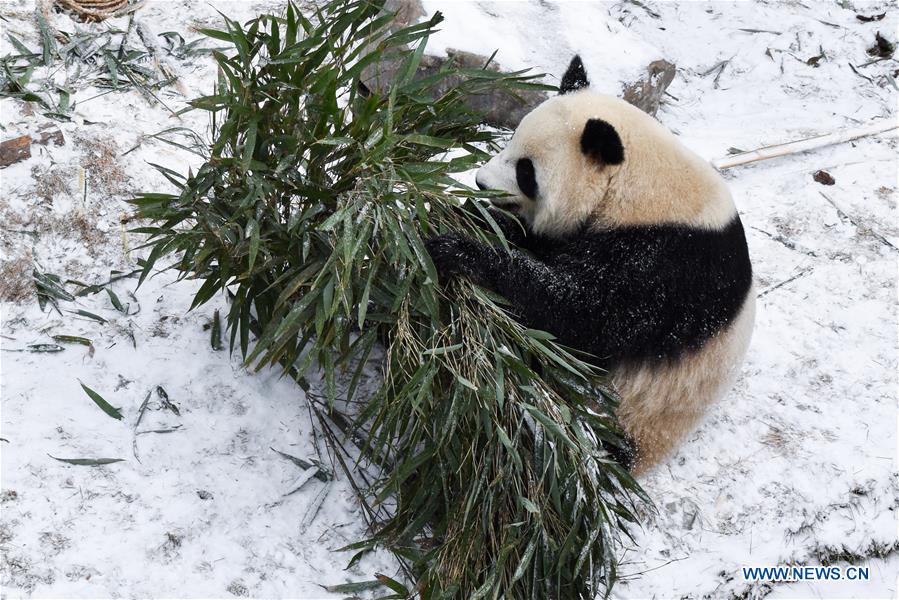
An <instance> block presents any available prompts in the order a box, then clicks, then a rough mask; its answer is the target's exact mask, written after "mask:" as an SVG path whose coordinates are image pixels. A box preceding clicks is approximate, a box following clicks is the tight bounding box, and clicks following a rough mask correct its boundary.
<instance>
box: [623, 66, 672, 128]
mask: <svg viewBox="0 0 899 600" xmlns="http://www.w3.org/2000/svg"><path fill="white" fill-rule="evenodd" d="M676 72H677V67H675V66H674V65H673V64H672V63H670V62H668V61H667V60H654V61H653V62H651V63H649V67H647V69H646V75H645V76H644V77H641V78H640V79H638V80H637V81H635V82H633V83H627V84H625V85H624V87H623V89H624V94H623V96H622V97H623V98H624V99H625V100H626V101H628V102H629V103H631V104H633V105H634V106H636V107H637V108H639V109H640V110H642V111H643V112H645V113H647V114H650V115H653V116H655V114H656V113H657V112H658V111H659V105H660V104H661V103H662V95H663V94H664V93H665V90H667V89H668V86H669V85H671V82H672V81H674V75H675V73H676Z"/></svg>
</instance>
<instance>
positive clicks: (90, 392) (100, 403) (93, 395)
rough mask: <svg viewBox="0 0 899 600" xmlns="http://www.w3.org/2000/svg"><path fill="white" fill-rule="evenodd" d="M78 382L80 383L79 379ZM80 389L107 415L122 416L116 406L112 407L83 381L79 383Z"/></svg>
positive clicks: (114, 417) (120, 418)
mask: <svg viewBox="0 0 899 600" xmlns="http://www.w3.org/2000/svg"><path fill="white" fill-rule="evenodd" d="M78 383H81V382H80V381H79V382H78ZM81 389H83V390H84V393H85V394H87V395H88V397H89V398H90V399H91V400H93V401H94V403H95V404H96V405H97V406H99V407H100V409H101V410H102V411H103V412H105V413H106V414H107V415H109V416H110V417H112V418H113V419H118V420H120V421H121V420H122V419H123V418H124V417H123V416H122V413H120V412H119V410H118V409H117V408H114V407H113V406H112V405H111V404H110V403H109V402H107V401H106V400H104V399H103V396H101V395H100V394H98V393H97V392H95V391H94V390H92V389H90V388H89V387H87V386H86V385H84V384H83V383H81Z"/></svg>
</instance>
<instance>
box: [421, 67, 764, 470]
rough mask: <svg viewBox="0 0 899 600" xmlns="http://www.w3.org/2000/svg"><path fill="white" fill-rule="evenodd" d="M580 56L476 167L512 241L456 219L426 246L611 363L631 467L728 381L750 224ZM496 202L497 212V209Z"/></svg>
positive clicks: (437, 259)
mask: <svg viewBox="0 0 899 600" xmlns="http://www.w3.org/2000/svg"><path fill="white" fill-rule="evenodd" d="M586 86H587V79H586V75H585V73H584V71H583V65H582V64H581V61H580V59H579V58H578V57H575V58H574V60H572V62H571V65H570V66H569V69H568V72H567V73H566V74H565V77H564V78H563V80H562V86H561V93H560V95H559V96H556V97H553V98H550V99H548V100H546V101H545V102H544V103H543V104H541V105H540V106H538V107H537V108H535V109H534V110H533V111H532V112H530V113H529V114H528V115H526V116H525V117H524V119H522V121H521V123H520V125H519V126H518V129H517V130H516V131H515V134H514V135H513V136H512V139H511V140H510V142H509V144H508V146H507V147H506V148H505V149H504V150H503V151H502V152H501V153H500V154H498V155H497V156H495V157H494V158H493V159H491V160H490V161H489V162H488V163H487V164H486V165H484V166H483V167H482V168H481V169H480V170H479V171H478V173H477V178H476V179H477V183H478V186H479V187H482V188H490V189H498V190H503V191H505V192H507V193H508V194H509V195H508V196H505V197H502V198H496V199H495V200H494V204H496V205H497V206H501V207H502V208H505V209H507V210H509V211H510V212H514V213H515V214H516V215H518V216H519V217H521V219H522V221H523V222H524V223H525V225H526V227H525V229H526V231H522V229H521V227H520V226H519V225H518V224H517V223H514V222H513V221H512V220H511V219H500V223H501V226H502V227H503V229H504V233H505V234H506V237H507V238H508V239H509V241H510V242H512V243H513V244H514V245H515V246H516V247H513V248H511V251H509V252H506V251H504V250H501V249H497V248H492V247H489V246H486V245H484V244H482V243H480V242H477V241H475V240H473V239H471V238H469V237H467V236H465V235H462V234H458V233H453V234H447V235H443V236H438V237H436V238H432V239H431V240H429V241H428V251H429V253H430V254H431V257H432V259H433V261H434V263H435V265H436V267H437V269H438V273H439V275H440V276H441V277H442V278H446V277H450V276H452V275H454V274H461V275H463V276H465V277H468V278H470V279H471V280H473V281H474V282H476V283H478V284H480V285H483V286H485V287H488V288H491V289H493V290H495V291H496V292H498V293H500V294H501V295H503V296H504V297H506V298H507V299H508V300H509V301H510V302H512V303H513V306H514V310H515V312H516V313H517V314H518V315H519V316H520V318H521V319H522V321H523V322H524V323H525V324H526V325H527V326H529V327H533V328H538V329H543V330H546V331H549V332H551V333H553V334H554V335H555V336H556V337H557V338H558V339H559V341H560V342H561V343H563V344H565V345H568V346H571V347H574V348H578V349H580V350H582V351H585V352H588V353H590V354H592V355H593V356H594V357H596V361H595V362H597V364H599V365H600V366H602V367H604V368H606V369H608V370H609V373H610V376H611V379H612V382H613V384H614V386H615V387H616V389H617V390H618V392H619V394H620V395H621V398H622V402H621V405H620V407H619V409H618V416H619V419H620V421H621V423H622V426H623V427H624V429H625V431H626V432H627V433H628V434H629V435H630V436H631V437H632V439H633V442H634V444H635V446H636V450H635V453H633V454H630V455H624V456H619V459H622V460H623V462H625V463H630V466H632V467H633V469H634V471H635V472H638V473H639V472H641V471H644V470H645V469H647V468H649V467H651V466H652V465H654V464H656V463H657V462H658V461H659V460H660V459H662V458H663V457H664V456H665V455H666V454H668V453H669V452H670V451H671V450H672V449H673V448H674V447H675V446H676V444H677V443H678V442H679V441H680V439H681V438H682V437H683V436H684V435H685V434H686V433H687V432H689V431H690V430H691V429H692V428H693V427H694V426H695V424H696V423H697V421H698V420H699V418H700V417H701V416H702V414H703V412H704V411H705V409H706V408H707V406H708V405H709V404H711V403H712V402H714V401H715V400H716V399H717V398H718V397H720V396H721V395H723V394H724V393H725V392H726V391H727V389H728V387H729V386H730V384H731V382H732V381H733V378H734V377H735V375H736V372H737V370H738V368H739V366H740V364H741V362H742V360H743V356H744V354H745V352H746V348H747V346H748V344H749V339H750V337H751V334H752V327H753V321H754V316H755V292H754V286H753V282H752V267H751V265H750V261H749V254H748V250H747V247H746V239H745V235H744V232H743V226H742V224H741V222H740V218H739V216H738V215H737V212H736V208H735V207H734V203H733V200H732V199H731V195H730V192H729V191H728V190H727V187H726V185H725V183H724V181H723V180H722V178H721V177H720V176H719V175H718V173H717V172H716V171H715V170H714V169H713V168H712V167H711V165H709V163H708V162H706V161H704V160H703V159H702V158H700V157H699V156H697V155H696V154H694V153H693V152H691V151H690V150H689V149H687V148H686V147H684V146H683V145H682V144H681V143H680V142H679V141H678V140H677V138H675V136H674V135H673V134H672V133H671V132H669V131H668V130H667V129H665V128H664V127H663V126H662V125H660V124H659V123H658V122H657V121H656V120H655V119H654V118H652V117H650V116H649V115H647V114H645V113H643V112H642V111H640V110H639V109H637V108H635V107H633V106H631V105H630V104H627V103H626V102H624V101H623V100H620V99H617V98H613V97H609V96H604V95H600V94H597V93H594V92H591V91H589V90H587V89H584V88H586ZM501 216H502V215H500V214H499V213H497V217H501Z"/></svg>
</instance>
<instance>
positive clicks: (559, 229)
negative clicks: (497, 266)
mask: <svg viewBox="0 0 899 600" xmlns="http://www.w3.org/2000/svg"><path fill="white" fill-rule="evenodd" d="M587 85H588V82H587V77H586V74H585V73H584V68H583V65H582V63H581V60H580V58H578V57H577V56H575V57H574V60H572V61H571V65H570V66H569V67H568V71H567V72H566V74H565V76H564V77H563V79H562V85H561V91H560V94H559V95H558V96H555V97H553V98H550V99H548V100H546V101H545V102H543V103H542V104H541V105H540V106H538V107H537V108H535V109H534V110H533V111H531V112H530V113H528V114H527V115H526V116H525V117H524V118H523V119H522V120H521V123H520V124H519V126H518V129H517V130H516V131H515V134H514V135H513V136H512V139H511V140H510V141H509V144H508V145H507V146H506V148H505V149H504V150H503V151H502V152H500V153H499V154H498V155H496V156H495V157H493V158H492V159H491V160H490V161H489V162H488V163H487V164H485V165H484V166H483V167H482V168H481V169H479V170H478V173H477V176H476V181H477V184H478V187H480V188H482V189H495V190H501V191H504V192H506V193H507V194H508V195H507V196H503V197H499V198H494V199H492V201H493V203H494V204H495V205H496V206H499V207H501V208H505V209H507V210H509V211H511V212H513V213H515V214H517V215H518V216H520V217H521V218H523V219H524V220H525V221H527V222H528V223H529V224H530V225H531V227H532V228H533V229H534V231H536V232H537V233H540V234H544V235H550V236H564V235H567V234H570V233H573V232H575V231H577V230H578V229H579V228H580V227H582V226H583V225H585V224H586V225H589V226H592V227H597V228H608V227H619V226H626V225H646V224H659V223H681V224H688V225H693V226H700V227H710V228H717V227H720V226H723V225H725V224H726V223H728V222H729V221H730V219H732V218H733V214H734V206H733V202H732V200H731V198H730V194H729V192H728V190H727V188H726V186H725V185H724V182H723V180H722V179H721V177H720V176H719V175H718V173H717V172H716V171H715V170H714V169H713V168H712V167H711V165H710V164H709V163H708V162H707V161H705V160H703V159H701V158H700V157H699V156H697V155H696V154H694V153H693V152H691V151H690V150H689V149H687V148H686V147H685V146H683V145H682V144H681V143H680V142H679V141H678V140H677V138H675V137H674V135H673V134H671V132H669V131H668V130H667V129H665V128H664V127H662V125H660V124H659V123H658V121H656V120H655V119H654V118H653V117H651V116H649V115H647V114H646V113H644V112H642V111H641V110H639V109H638V108H635V107H633V106H631V105H630V104H628V103H627V102H625V101H623V100H620V99H618V98H614V97H611V96H605V95H601V94H597V93H595V92H591V91H590V90H588V89H586V87H587Z"/></svg>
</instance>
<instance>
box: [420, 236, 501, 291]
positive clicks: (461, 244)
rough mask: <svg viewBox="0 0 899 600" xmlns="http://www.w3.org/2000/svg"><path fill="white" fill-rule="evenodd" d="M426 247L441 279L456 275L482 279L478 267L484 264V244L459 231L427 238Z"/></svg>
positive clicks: (444, 279)
mask: <svg viewBox="0 0 899 600" xmlns="http://www.w3.org/2000/svg"><path fill="white" fill-rule="evenodd" d="M425 248H426V249H427V251H428V254H430V255H431V260H432V261H433V263H434V267H436V268H437V276H438V277H439V278H440V279H441V281H446V280H448V279H449V278H450V277H452V276H454V275H464V276H466V277H468V278H470V279H475V280H477V279H480V278H479V277H477V275H478V271H477V269H478V267H479V266H480V265H482V264H483V262H482V261H483V256H482V255H483V254H484V251H485V250H486V248H485V247H484V245H483V244H481V243H479V242H476V241H474V240H473V239H471V238H469V237H466V236H464V235H462V234H459V233H446V234H444V235H438V236H435V237H432V238H431V239H429V240H427V241H426V242H425Z"/></svg>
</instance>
